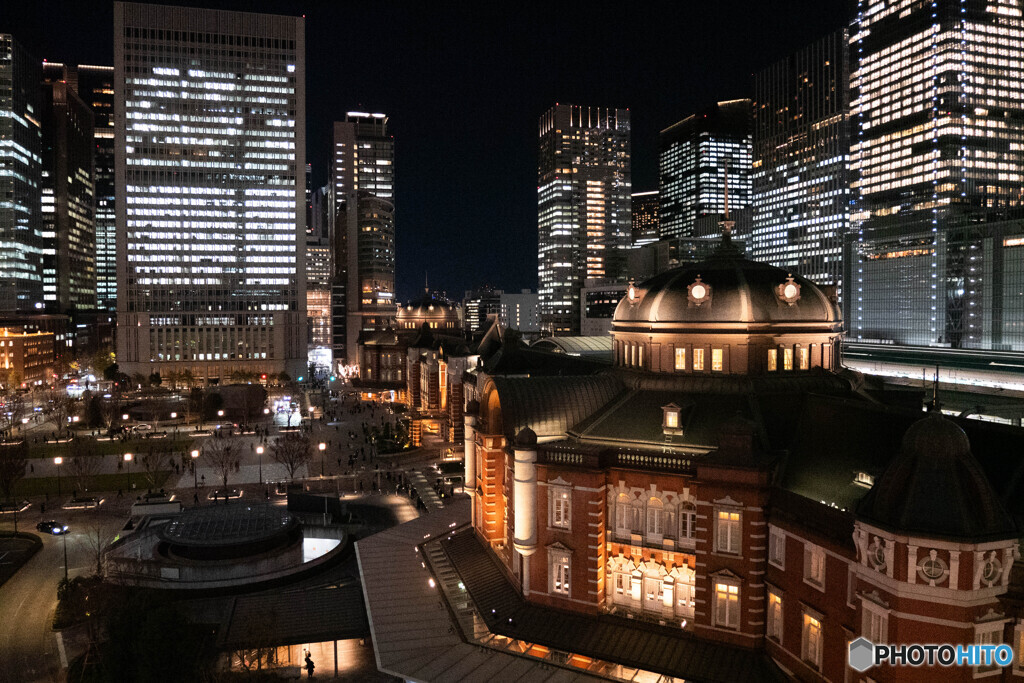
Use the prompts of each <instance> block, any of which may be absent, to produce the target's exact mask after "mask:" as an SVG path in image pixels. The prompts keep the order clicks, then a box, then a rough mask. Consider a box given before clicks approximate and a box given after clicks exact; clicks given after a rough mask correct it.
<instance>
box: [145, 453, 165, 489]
mask: <svg viewBox="0 0 1024 683" xmlns="http://www.w3.org/2000/svg"><path fill="white" fill-rule="evenodd" d="M139 464H140V465H141V466H142V473H143V476H144V477H145V478H146V483H148V484H149V486H148V488H149V489H155V488H156V485H157V481H158V480H159V479H160V473H161V472H165V471H167V470H169V469H171V456H170V454H169V453H166V452H164V451H157V450H156V448H154V447H153V446H150V447H149V451H148V452H147V453H145V454H143V455H141V456H139Z"/></svg>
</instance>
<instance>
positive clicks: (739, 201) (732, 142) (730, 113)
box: [658, 100, 751, 239]
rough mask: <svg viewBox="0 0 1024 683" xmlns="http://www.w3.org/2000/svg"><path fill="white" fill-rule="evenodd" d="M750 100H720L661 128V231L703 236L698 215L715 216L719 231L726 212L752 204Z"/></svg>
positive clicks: (666, 235)
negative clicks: (698, 228)
mask: <svg viewBox="0 0 1024 683" xmlns="http://www.w3.org/2000/svg"><path fill="white" fill-rule="evenodd" d="M750 115H751V102H750V100H730V101H727V102H718V103H717V104H714V105H712V106H711V107H709V108H707V109H706V110H704V111H701V112H698V113H696V114H693V115H692V116H688V117H686V118H685V119H683V120H682V121H680V122H679V123H676V124H673V125H671V126H669V127H668V128H666V129H665V130H663V131H661V144H660V151H659V154H658V234H659V237H660V239H668V238H670V237H694V236H697V237H702V236H704V235H700V234H698V232H697V227H698V220H699V219H701V218H702V217H710V221H708V222H707V224H708V226H709V227H710V233H709V234H717V231H718V220H719V218H720V217H721V216H722V215H723V214H724V213H725V204H726V202H725V196H726V168H727V167H728V193H729V211H730V212H732V211H735V210H737V209H743V208H744V207H747V206H749V205H750V189H751V183H750V164H751V130H750V126H751V123H750V121H751V118H750Z"/></svg>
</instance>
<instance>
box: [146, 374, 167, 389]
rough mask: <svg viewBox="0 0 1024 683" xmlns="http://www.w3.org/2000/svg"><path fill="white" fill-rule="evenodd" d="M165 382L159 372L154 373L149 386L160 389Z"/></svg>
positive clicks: (150, 377)
mask: <svg viewBox="0 0 1024 683" xmlns="http://www.w3.org/2000/svg"><path fill="white" fill-rule="evenodd" d="M163 381H164V380H163V378H162V377H161V376H160V373H159V372H154V373H153V374H152V375H150V376H149V384H150V386H154V387H158V386H160V385H161V384H163Z"/></svg>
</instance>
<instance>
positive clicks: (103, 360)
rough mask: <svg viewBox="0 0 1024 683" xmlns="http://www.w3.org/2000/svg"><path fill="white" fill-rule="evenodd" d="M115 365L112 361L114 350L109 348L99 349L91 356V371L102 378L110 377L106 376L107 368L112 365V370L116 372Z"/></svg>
mask: <svg viewBox="0 0 1024 683" xmlns="http://www.w3.org/2000/svg"><path fill="white" fill-rule="evenodd" d="M116 366H117V363H115V362H114V352H113V351H111V350H110V349H109V348H104V349H100V350H99V351H97V352H96V354H95V355H94V356H93V357H92V371H93V372H95V373H96V374H98V375H102V376H103V378H104V379H110V377H107V370H108V369H109V368H111V367H114V368H115V369H114V372H115V373H116V372H117V369H116Z"/></svg>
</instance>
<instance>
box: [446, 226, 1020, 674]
mask: <svg viewBox="0 0 1024 683" xmlns="http://www.w3.org/2000/svg"><path fill="white" fill-rule="evenodd" d="M840 334H841V320H840V318H839V313H838V310H837V308H836V305H835V302H834V300H833V298H832V297H831V295H830V292H828V291H825V290H824V289H823V288H819V287H817V286H815V285H814V284H812V283H811V282H809V281H807V280H805V279H803V278H801V277H798V276H796V275H795V274H792V273H790V272H787V271H785V270H782V269H779V268H774V267H771V266H768V265H766V264H761V263H755V262H752V261H748V260H745V259H743V258H741V257H740V256H739V254H738V253H736V252H735V251H734V250H733V249H732V248H731V247H730V245H729V244H728V240H726V242H725V243H724V244H723V246H722V247H721V248H720V249H719V251H718V252H717V253H716V254H715V255H714V256H712V257H711V258H709V259H708V260H707V261H705V262H704V263H701V264H697V265H695V266H688V267H684V268H680V269H676V270H672V271H668V272H666V273H663V274H661V275H659V276H657V277H655V278H653V279H652V280H650V281H648V282H646V283H643V284H641V285H630V287H629V290H628V293H627V296H626V297H625V298H623V300H622V301H621V302H620V304H619V306H618V308H617V310H616V314H615V318H614V322H613V331H612V336H613V340H614V342H613V349H614V357H615V363H614V367H613V368H609V369H608V370H605V371H601V372H589V373H586V374H579V375H571V376H570V375H564V376H552V375H551V374H549V373H548V374H545V373H530V372H529V371H523V368H517V369H516V370H517V371H516V372H509V373H506V374H502V373H500V372H497V371H484V372H481V373H479V377H478V380H477V383H476V386H475V387H474V390H473V392H472V393H474V394H475V395H476V396H478V398H479V400H478V401H476V400H474V401H471V402H470V403H469V405H468V406H467V417H466V441H465V443H466V481H467V488H468V490H469V491H470V492H471V495H472V500H473V510H472V518H473V525H474V528H475V530H476V533H477V534H478V535H479V536H480V537H481V538H482V539H483V540H485V541H486V542H487V544H488V546H489V548H490V549H491V551H492V552H493V553H494V554H495V555H496V556H497V557H498V558H499V559H500V561H501V563H502V564H503V565H504V566H505V568H506V569H507V571H508V574H509V576H510V577H511V578H512V580H513V581H514V583H515V585H516V586H517V588H518V589H519V590H520V591H521V592H522V594H523V596H524V597H525V598H526V600H527V601H528V602H532V603H535V604H538V605H545V606H548V607H555V608H558V609H562V610H569V611H572V612H575V613H583V614H590V615H594V618H596V619H601V618H602V617H603V615H609V614H611V615H618V616H626V617H628V618H631V619H635V620H640V621H645V622H650V623H651V624H655V625H658V626H660V627H661V628H663V629H666V630H668V631H673V632H675V633H676V634H678V637H680V638H697V639H699V640H701V641H702V642H706V643H708V644H710V645H711V646H713V645H714V644H715V643H722V644H730V645H734V646H741V647H743V648H749V649H751V650H754V651H759V652H761V653H763V655H764V656H765V657H769V658H770V659H771V660H772V661H773V662H774V666H776V667H777V668H778V669H779V670H780V671H781V672H782V673H783V674H785V675H787V676H789V677H792V678H795V679H799V680H832V681H853V680H872V681H895V680H901V681H902V680H925V679H932V678H934V677H935V675H936V673H937V672H941V675H942V676H943V677H945V678H947V679H951V680H973V679H974V678H983V677H989V676H993V677H1000V676H1001V677H1002V678H1004V679H1006V680H1012V679H1014V678H1015V677H1016V676H1017V674H1018V672H1021V676H1022V677H1024V669H1019V668H1018V667H1020V666H1022V663H1024V659H1018V661H1016V662H1015V663H1014V664H1013V666H1011V667H1008V668H1006V669H1000V668H998V667H995V668H991V667H961V668H955V667H954V668H950V669H941V670H937V669H909V668H891V667H887V666H883V667H876V668H872V669H870V670H869V671H867V672H866V673H863V674H861V673H858V672H856V671H854V670H853V669H851V668H850V667H849V666H848V664H847V652H848V648H849V644H850V642H851V641H853V640H854V639H856V638H857V637H859V636H862V635H863V636H865V637H867V638H868V639H869V640H871V641H872V642H875V643H913V642H919V643H1008V644H1011V645H1012V646H1013V647H1014V649H1015V652H1016V653H1017V656H1018V658H1020V657H1021V655H1022V654H1024V640H1022V639H1024V619H1022V617H1024V613H1022V612H1021V610H1020V608H1019V605H1020V604H1021V600H1020V594H1021V591H1020V590H1019V588H1017V582H1016V581H1014V580H1013V579H1012V578H1011V569H1012V568H1013V566H1014V561H1015V558H1016V557H1017V539H1018V536H1019V531H1018V529H1019V528H1020V526H1019V522H1020V519H1021V516H1022V514H1024V502H1022V501H1024V498H1022V496H1021V495H1020V493H1022V491H1021V488H1022V484H1021V482H1022V481H1024V462H1022V460H1024V459H1022V458H1021V457H1020V454H1021V453H1022V452H1024V448H1022V447H1024V435H1022V433H1021V430H1020V429H1019V428H1012V427H1007V426H1003V425H992V424H987V423H980V422H973V421H954V420H952V419H949V418H946V417H943V416H942V415H941V413H940V412H939V411H938V410H937V407H938V406H937V405H935V406H933V408H935V410H933V411H932V412H929V413H928V414H927V415H923V414H922V413H921V412H908V411H906V410H899V409H896V408H890V407H887V406H886V405H885V403H884V401H880V400H879V398H878V397H877V396H875V395H872V394H871V393H869V392H868V391H866V390H865V389H864V384H863V381H862V380H863V378H861V377H859V376H857V375H856V374H855V373H851V372H848V371H844V370H842V369H841V363H840V357H839V354H840V347H839V339H840ZM1011 454H1012V455H1011ZM1013 575H1014V577H1015V576H1016V573H1015V572H1014V573H1013ZM584 654H585V653H584Z"/></svg>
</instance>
